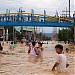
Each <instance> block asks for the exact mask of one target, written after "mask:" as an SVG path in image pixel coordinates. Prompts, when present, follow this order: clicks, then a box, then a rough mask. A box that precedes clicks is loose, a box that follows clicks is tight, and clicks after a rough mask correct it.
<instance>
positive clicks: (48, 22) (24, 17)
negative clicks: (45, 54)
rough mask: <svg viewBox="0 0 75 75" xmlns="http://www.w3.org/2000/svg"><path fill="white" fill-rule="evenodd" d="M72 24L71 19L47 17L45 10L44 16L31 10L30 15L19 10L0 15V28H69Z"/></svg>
mask: <svg viewBox="0 0 75 75" xmlns="http://www.w3.org/2000/svg"><path fill="white" fill-rule="evenodd" d="M73 23H74V21H73V17H70V18H69V17H59V16H58V15H56V16H49V15H47V14H46V11H45V10H44V14H35V13H34V10H33V9H32V10H31V13H29V12H28V13H27V12H25V11H22V10H21V9H19V11H18V12H10V11H8V10H6V13H2V14H0V26H38V27H71V26H72V25H73Z"/></svg>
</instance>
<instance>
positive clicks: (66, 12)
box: [62, 7, 69, 17]
mask: <svg viewBox="0 0 75 75" xmlns="http://www.w3.org/2000/svg"><path fill="white" fill-rule="evenodd" d="M62 12H63V13H64V12H65V14H62V16H64V17H68V15H69V14H68V13H69V11H68V10H67V7H66V10H65V11H62Z"/></svg>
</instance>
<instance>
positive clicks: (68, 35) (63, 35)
mask: <svg viewBox="0 0 75 75" xmlns="http://www.w3.org/2000/svg"><path fill="white" fill-rule="evenodd" d="M58 39H59V40H60V41H72V42H73V41H74V27H73V26H72V27H71V28H69V29H62V30H59V33H58Z"/></svg>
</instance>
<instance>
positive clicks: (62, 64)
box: [52, 44, 69, 72]
mask: <svg viewBox="0 0 75 75" xmlns="http://www.w3.org/2000/svg"><path fill="white" fill-rule="evenodd" d="M55 49H56V53H58V57H57V61H56V63H55V64H54V66H53V68H52V71H54V70H55V68H56V70H57V72H66V68H67V67H68V66H69V64H67V58H66V56H65V55H64V54H63V53H62V51H63V46H62V45H60V44H57V45H56V46H55Z"/></svg>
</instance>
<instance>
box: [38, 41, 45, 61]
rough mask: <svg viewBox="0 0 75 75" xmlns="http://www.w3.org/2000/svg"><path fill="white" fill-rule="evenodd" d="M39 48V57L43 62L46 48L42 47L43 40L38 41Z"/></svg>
mask: <svg viewBox="0 0 75 75" xmlns="http://www.w3.org/2000/svg"><path fill="white" fill-rule="evenodd" d="M37 50H38V52H39V54H40V55H39V56H38V58H40V60H41V62H42V61H43V50H44V48H43V47H42V43H41V42H38V47H37Z"/></svg>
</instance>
